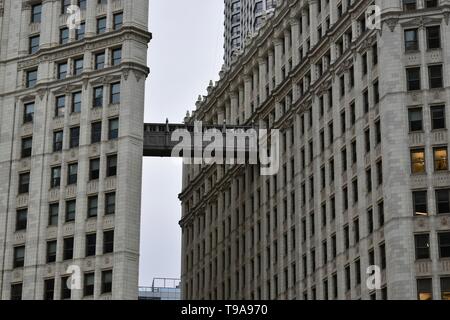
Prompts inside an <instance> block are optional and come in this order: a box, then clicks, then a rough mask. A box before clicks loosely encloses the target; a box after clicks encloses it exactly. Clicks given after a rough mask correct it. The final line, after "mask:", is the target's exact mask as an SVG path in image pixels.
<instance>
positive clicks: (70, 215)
mask: <svg viewBox="0 0 450 320" xmlns="http://www.w3.org/2000/svg"><path fill="white" fill-rule="evenodd" d="M76 206H77V203H76V200H69V201H66V222H72V221H75V215H76Z"/></svg>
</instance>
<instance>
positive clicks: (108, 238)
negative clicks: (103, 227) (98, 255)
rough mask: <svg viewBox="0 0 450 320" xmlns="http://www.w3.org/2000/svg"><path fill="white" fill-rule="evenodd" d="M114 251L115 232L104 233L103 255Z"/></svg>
mask: <svg viewBox="0 0 450 320" xmlns="http://www.w3.org/2000/svg"><path fill="white" fill-rule="evenodd" d="M113 251H114V230H111V231H105V232H103V254H106V253H111V252H113Z"/></svg>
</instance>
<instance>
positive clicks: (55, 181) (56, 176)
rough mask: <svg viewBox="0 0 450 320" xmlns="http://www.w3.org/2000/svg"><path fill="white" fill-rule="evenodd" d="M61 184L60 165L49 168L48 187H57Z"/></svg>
mask: <svg viewBox="0 0 450 320" xmlns="http://www.w3.org/2000/svg"><path fill="white" fill-rule="evenodd" d="M60 185H61V167H53V168H51V179H50V187H51V188H52V189H53V188H59V186H60Z"/></svg>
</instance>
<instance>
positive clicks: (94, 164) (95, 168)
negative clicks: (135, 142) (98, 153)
mask: <svg viewBox="0 0 450 320" xmlns="http://www.w3.org/2000/svg"><path fill="white" fill-rule="evenodd" d="M99 177H100V159H91V160H90V161H89V180H97V179H98V178H99Z"/></svg>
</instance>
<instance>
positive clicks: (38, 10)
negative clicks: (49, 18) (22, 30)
mask: <svg viewBox="0 0 450 320" xmlns="http://www.w3.org/2000/svg"><path fill="white" fill-rule="evenodd" d="M41 18H42V4H41V3H37V4H35V5H33V6H31V23H40V22H41Z"/></svg>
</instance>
